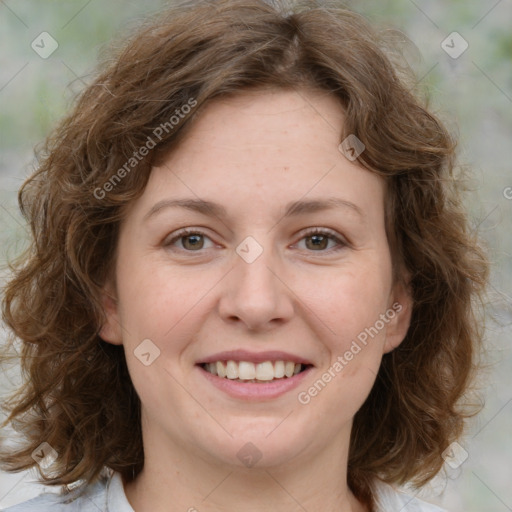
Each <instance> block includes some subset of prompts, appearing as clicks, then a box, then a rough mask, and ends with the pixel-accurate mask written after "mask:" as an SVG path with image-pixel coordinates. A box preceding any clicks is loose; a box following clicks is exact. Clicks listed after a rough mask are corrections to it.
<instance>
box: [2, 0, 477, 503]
mask: <svg viewBox="0 0 512 512" xmlns="http://www.w3.org/2000/svg"><path fill="white" fill-rule="evenodd" d="M390 55H391V53H389V52H387V51H386V50H385V49H384V48H383V42H382V41H381V40H380V39H379V37H378V35H377V34H376V33H375V32H374V31H373V30H372V29H371V28H370V27H369V26H368V25H367V23H366V22H365V21H364V20H363V19H362V18H361V17H360V16H359V15H356V14H354V13H352V12H349V11H347V10H344V9H341V8H339V7H337V6H336V5H335V4H333V5H329V6H326V7H320V6H316V7H315V6H313V7H311V6H308V5H307V4H306V3H304V4H296V5H295V6H294V7H293V8H292V9H291V10H287V11H285V10H284V9H282V8H279V7H274V6H270V5H268V4H267V3H265V2H262V1H259V0H226V1H219V2H214V3H213V2H212V3H208V2H189V3H183V4H180V5H177V6H175V7H172V8H170V9H169V10H168V11H167V12H165V13H161V14H159V16H158V17H156V18H155V19H153V20H150V22H148V24H147V26H146V27H145V28H144V29H143V30H141V31H140V32H139V33H137V34H135V35H134V36H133V37H132V38H131V39H130V40H129V41H127V43H126V45H125V47H124V48H123V49H122V50H121V51H119V52H118V54H117V55H115V59H113V61H111V62H110V63H105V65H104V67H103V68H102V70H101V72H100V73H99V75H98V77H97V78H96V80H95V81H94V82H93V83H92V84H91V85H90V86H89V87H88V88H87V89H86V90H85V91H84V93H83V94H82V95H81V97H80V98H79V101H78V102H77V104H76V107H75V109H74V110H73V111H72V112H71V113H70V115H69V116H68V117H67V118H66V119H65V120H64V121H63V122H62V123H61V125H60V126H59V127H58V128H57V130H56V132H55V133H54V135H53V136H52V137H50V138H49V139H48V144H47V148H46V149H47V150H46V154H45V155H44V157H43V158H42V159H41V161H40V168H39V169H38V171H37V172H36V173H35V174H34V175H33V176H32V177H31V178H30V179H28V180H27V182H26V183H25V184H24V185H23V187H22V190H21V191H20V205H21V208H22V211H23V213H24V214H25V216H26V217H27V219H28V221H29V222H30V224H31V227H32V233H33V242H32V245H31V248H30V249H29V251H28V252H27V253H26V254H25V255H23V256H22V257H20V259H19V261H18V264H17V266H16V267H15V269H14V275H13V277H12V279H11V280H10V282H9V283H8V284H7V286H6V289H5V298H4V303H3V314H4V319H5V321H6V323H7V325H8V326H9V327H10V328H11V330H12V332H13V334H14V335H15V336H16V337H17V338H18V339H20V340H21V341H22V342H23V346H22V354H21V358H22V361H21V362H22V365H23V368H24V369H25V370H26V371H27V372H28V373H27V375H28V377H29V379H28V380H27V383H26V386H25V387H23V388H22V389H20V391H19V392H18V393H17V395H16V396H14V397H13V398H12V400H11V401H10V402H9V403H8V404H6V406H7V407H9V408H10V417H9V418H8V421H7V422H6V423H9V422H12V423H13V424H14V425H15V426H16V429H17V430H18V431H20V432H21V433H22V434H23V435H24V438H25V441H26V443H25V445H24V446H23V447H21V448H19V449H17V450H16V451H13V449H12V448H11V449H9V450H7V449H4V453H3V455H2V460H3V464H4V467H5V468H6V469H8V470H12V471H14V470H21V469H27V468H30V467H33V466H36V467H38V468H39V469H40V471H41V477H42V479H43V480H44V481H45V482H46V483H48V484H50V485H67V487H68V491H69V492H66V493H64V494H62V495H55V494H47V495H42V496H39V497H37V498H35V499H34V500H32V501H29V502H27V503H25V504H21V505H19V506H17V507H13V508H12V509H9V510H12V512H18V511H25V510H38V511H39V510H50V509H51V510H102V511H103V510H116V511H136V512H139V511H143V510H154V511H158V510H167V511H168V510H172V511H174V510H176V511H180V510H189V511H194V510H199V511H201V512H202V511H218V510H240V509H242V508H243V509H244V510H249V511H259V510H267V509H268V508H270V507H272V509H273V510H275V511H281V510H282V511H285V510H286V511H289V510H308V511H316V510H336V511H342V512H348V511H352V512H354V511H357V512H362V511H366V512H369V511H381V512H382V511H386V512H388V511H391V510H393V511H395V510H396V511H398V510H422V511H435V510H439V509H438V508H437V507H434V506H433V505H429V504H427V503H424V502H421V501H420V500H418V499H416V498H414V497H413V496H408V495H405V494H403V493H401V492H400V491H398V490H397V489H396V487H395V486H396V485H401V484H404V483H411V484H413V485H415V486H417V487H421V486H422V485H424V484H425V483H426V482H428V481H429V480H430V479H431V478H433V477H434V476H435V475H436V474H437V473H438V472H439V471H440V469H441V468H442V465H443V462H444V460H443V454H444V453H446V450H450V447H453V446H454V445H453V444H452V443H453V442H454V441H455V440H456V439H458V438H459V436H460V434H461V432H462V427H463V420H464V418H465V417H466V416H467V415H468V414H469V411H468V410H467V409H466V408H465V407H464V405H465V404H464V403H463V402H462V397H463V394H464V392H465V391H466V390H467V388H468V385H469V384H470V378H471V376H472V370H473V368H474V366H475V365H474V362H475V356H476V351H477V350H478V346H479V341H480V339H481V328H480V326H481V322H480V321H479V320H478V318H477V316H476V312H477V310H476V304H477V302H476V301H475V299H478V297H479V294H480V292H481V291H482V290H483V286H484V285H485V282H486V279H487V264H486V261H485V258H484V256H483V254H482V252H481V250H480V249H479V246H478V243H477V241H476V240H475V239H474V238H473V237H472V236H471V234H470V233H469V230H468V228H467V218H466V214H465V211H464V209H463V207H462V204H461V201H460V198H459V196H458V181H457V179H456V176H455V174H454V173H455V171H454V141H453V140H452V139H451V137H450V136H449V134H448V133H447V131H446V129H445V128H444V127H443V126H442V125H441V123H440V122H439V120H437V119H436V118H435V117H434V116H433V115H432V114H431V113H429V112H428V111H427V110H426V109H425V107H424V106H422V104H421V102H420V101H419V100H418V99H417V98H416V97H415V96H414V95H413V94H412V93H411V92H410V88H409V85H408V84H407V81H406V79H405V78H404V74H403V72H402V71H400V72H399V71H398V68H396V67H395V66H394V65H393V64H392V63H391V60H390ZM70 488H72V490H70ZM414 507H416V508H414Z"/></svg>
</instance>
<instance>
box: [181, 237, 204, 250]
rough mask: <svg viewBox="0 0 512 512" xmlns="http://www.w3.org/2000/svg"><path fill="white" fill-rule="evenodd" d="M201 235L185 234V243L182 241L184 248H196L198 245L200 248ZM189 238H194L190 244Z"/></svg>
mask: <svg viewBox="0 0 512 512" xmlns="http://www.w3.org/2000/svg"><path fill="white" fill-rule="evenodd" d="M201 236H202V235H187V236H186V237H185V243H184V246H185V248H186V249H190V248H192V249H194V248H196V249H197V248H198V247H199V248H200V249H201V247H202V244H201V240H200V239H201ZM191 239H194V240H195V241H193V242H192V244H190V243H189V242H190V240H191ZM187 245H188V247H187Z"/></svg>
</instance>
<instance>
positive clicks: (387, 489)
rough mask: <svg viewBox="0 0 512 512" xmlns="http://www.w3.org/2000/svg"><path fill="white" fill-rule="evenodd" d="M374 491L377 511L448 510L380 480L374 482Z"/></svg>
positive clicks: (421, 511) (428, 511) (416, 511)
mask: <svg viewBox="0 0 512 512" xmlns="http://www.w3.org/2000/svg"><path fill="white" fill-rule="evenodd" d="M374 493H375V498H376V502H377V512H388V511H390V510H401V511H402V512H448V511H447V510H445V509H443V508H439V507H438V506H437V505H433V504H432V503H427V502H426V501H423V500H420V499H418V498H415V497H414V496H411V495H410V494H407V493H405V492H402V491H400V490H398V489H395V488H394V487H392V486H391V485H388V484H386V483H384V482H381V481H378V482H375V484H374Z"/></svg>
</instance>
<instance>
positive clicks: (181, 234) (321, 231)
mask: <svg viewBox="0 0 512 512" xmlns="http://www.w3.org/2000/svg"><path fill="white" fill-rule="evenodd" d="M191 235H200V236H204V237H206V238H210V237H209V236H208V235H207V234H206V233H205V232H203V231H201V230H199V229H190V228H184V229H182V230H180V231H178V232H177V233H176V235H175V236H174V237H173V238H171V240H169V241H168V242H165V244H164V246H165V247H170V246H172V245H173V244H174V243H175V242H176V241H178V240H179V239H180V238H186V237H187V236H191ZM313 235H323V236H327V238H328V239H329V240H334V241H335V242H337V243H338V247H336V248H331V249H324V250H320V251H308V252H320V253H322V252H323V253H331V252H336V251H339V250H341V249H343V248H345V247H347V246H348V243H347V242H346V241H344V240H342V239H340V238H339V237H338V236H337V235H336V232H335V231H333V230H331V229H329V228H308V229H307V230H306V231H305V232H304V233H303V234H302V237H301V238H300V240H303V239H304V238H307V237H310V236H313ZM300 240H299V241H300ZM179 250H181V251H184V252H188V253H194V252H197V253H199V252H201V250H198V251H189V250H187V249H183V248H179Z"/></svg>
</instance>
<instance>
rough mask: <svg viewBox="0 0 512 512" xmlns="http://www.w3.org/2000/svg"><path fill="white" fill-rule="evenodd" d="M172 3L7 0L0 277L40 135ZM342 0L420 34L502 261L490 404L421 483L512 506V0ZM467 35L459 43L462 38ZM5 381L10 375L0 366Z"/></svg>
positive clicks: (497, 268) (0, 89)
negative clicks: (40, 46) (456, 454)
mask: <svg viewBox="0 0 512 512" xmlns="http://www.w3.org/2000/svg"><path fill="white" fill-rule="evenodd" d="M168 4H169V2H165V1H161V0H146V1H145V2H144V3H143V2H136V1H120V0H111V1H109V2H100V1H99V0H89V1H87V0H80V1H71V0H69V1H57V0H54V1H50V0H47V1H45V2H36V1H35V0H27V1H22V2H19V1H18V2H16V1H14V0H3V1H0V133H1V138H0V225H1V232H0V266H1V273H0V279H3V278H5V275H6V270H5V265H4V263H5V261H6V260H7V259H8V258H10V257H12V256H14V255H15V254H16V253H18V251H19V250H20V249H21V247H22V246H23V243H24V240H25V239H26V238H25V237H26V231H25V227H24V224H23V221H22V219H21V217H20V215H19V212H18V210H17V204H16V193H17V190H18V188H19V186H20V185H21V183H22V180H23V179H24V177H25V176H26V175H27V174H28V173H29V172H30V170H31V168H32V166H33V165H34V161H33V149H34V146H35V145H36V144H38V143H40V142H41V141H42V140H43V139H44V137H45V135H47V134H48V132H49V130H50V129H51V128H52V126H54V124H55V122H56V121H57V120H58V119H59V118H60V117H61V116H62V115H63V114H64V113H65V112H66V111H67V109H68V108H69V106H70V105H71V103H72V100H73V97H74V95H75V94H76V93H77V92H78V91H80V90H81V89H82V88H83V87H84V85H85V84H87V83H88V81H89V80H90V78H91V76H92V75H91V73H92V72H93V70H94V66H95V63H96V62H97V58H98V54H99V52H100V51H101V50H102V48H103V47H104V45H105V44H107V43H108V42H109V41H110V40H111V39H112V38H113V37H114V36H116V37H122V36H123V35H125V34H129V33H130V32H131V31H133V30H135V29H136V27H137V24H138V23H139V22H140V20H141V19H142V18H143V17H144V16H145V15H146V14H151V13H154V12H156V11H158V10H160V9H161V8H162V7H164V6H166V5H168ZM344 5H346V6H347V7H349V8H351V9H353V10H356V11H358V12H361V13H362V14H364V15H365V16H366V17H367V18H369V19H370V20H371V21H373V22H374V23H375V24H377V25H379V26H380V27H381V29H383V30H386V29H398V30H400V31H402V32H403V33H404V34H405V35H406V36H407V37H408V38H409V39H410V40H411V41H412V43H414V44H409V43H406V44H405V45H404V51H405V56H406V57H407V60H408V62H409V64H410V65H411V66H412V68H413V70H414V71H415V74H416V76H417V77H418V86H419V87H420V89H421V90H422V91H423V92H424V93H425V94H428V96H429V97H430V104H431V106H432V108H433V110H434V111H435V112H436V113H438V115H440V117H441V118H442V119H443V120H444V121H445V122H446V123H447V124H448V126H449V127H450V129H451V130H452V132H453V133H455V134H456V135H458V137H459V160H460V163H461V164H462V165H465V166H468V167H470V168H471V169H472V172H473V177H474V179H473V180H472V181H471V182H470V183H469V185H470V187H471V191H470V192H469V193H468V196H467V204H468V208H469V210H470V212H471V219H472V221H471V222H472V226H473V228H474V229H479V230H480V232H481V235H482V237H483V238H484V240H485V241H486V243H487V245H488V250H489V256H490V258H491V261H492V264H493V270H492V285H491V287H490V290H489V296H488V323H487V325H488V327H487V341H486V343H487V349H488V361H489V362H490V363H492V366H491V368H490V370H489V371H488V372H487V373H486V374H485V375H483V377H482V379H481V387H482V390H483V394H484V396H485V408H484V410H483V411H482V413H481V414H480V415H479V416H478V417H477V418H476V420H475V421H473V422H472V423H471V425H470V428H469V430H468V433H467V435H466V437H464V439H462V440H461V441H460V444H461V445H462V446H463V447H464V449H465V450H466V451H467V453H468V458H467V460H466V461H465V462H464V463H463V464H462V465H461V466H459V467H458V468H456V469H452V468H450V467H449V466H447V472H446V474H445V475H444V476H440V477H439V478H436V480H435V481H434V482H433V484H432V485H431V486H430V488H429V489H426V490H425V491H423V493H422V494H423V495H425V496H430V498H429V499H430V500H431V501H433V502H435V503H437V504H439V505H442V506H443V507H445V508H447V509H448V510H450V511H452V512H473V511H474V512H476V511H483V510H486V511H488V510H489V511H491V510H492V511H496V512H501V511H503V512H505V511H507V510H512V489H511V487H510V482H511V481H512V436H511V434H512V428H511V427H512V386H511V384H512V377H511V376H512V349H511V335H512V327H511V326H512V314H511V306H512V298H511V295H512V256H511V254H512V229H511V227H512V223H511V214H512V188H510V189H509V188H508V187H512V170H511V169H512V167H511V162H512V26H511V20H512V2H511V1H510V0H500V1H494V0H493V1H490V2H488V1H476V0H469V1H467V0H464V1H463V0H453V1H451V2H445V1H441V0H428V1H422V2H419V0H415V1H412V0H390V1H377V0H368V1H366V0H364V1H358V2H356V1H353V2H350V1H348V2H344ZM454 31H456V32H458V33H459V34H460V36H462V38H463V40H464V41H466V42H467V44H468V48H467V50H466V51H465V52H464V53H463V54H462V55H460V56H459V57H458V58H453V57H452V56H450V55H448V54H447V53H446V51H445V50H444V49H443V47H442V42H443V41H444V40H445V39H446V38H447V37H448V36H449V35H450V34H452V32H454ZM42 32H48V33H49V34H50V35H51V37H52V38H54V39H55V41H56V42H57V44H58V48H57V49H56V50H55V51H54V52H53V53H52V54H51V56H49V57H48V58H42V57H41V56H39V55H38V54H37V53H36V52H35V51H34V50H33V49H32V47H31V43H32V41H34V40H36V42H37V41H38V40H40V38H39V35H40V34H41V33H42ZM451 37H452V39H453V36H451ZM455 37H458V36H455ZM36 38H39V39H36ZM48 41H49V40H47V45H46V48H48V47H49V46H48V44H49V43H48ZM447 41H448V42H445V43H444V46H445V48H446V45H447V44H448V45H449V46H451V45H452V42H451V39H450V38H449V39H448V40H447ZM458 41H459V40H456V42H455V43H453V44H456V45H459V44H462V43H459V42H458ZM98 108H101V105H99V106H98ZM0 335H1V331H0ZM0 384H1V387H2V388H3V387H4V386H5V385H6V384H5V383H4V382H2V379H1V378H0ZM33 479H34V474H32V473H31V474H18V475H6V474H3V473H0V509H1V508H2V507H5V506H7V505H11V504H14V503H16V502H19V501H22V500H24V499H27V498H28V497H30V496H33V495H36V494H38V492H40V489H41V488H40V487H39V486H36V485H34V484H30V482H31V481H33ZM432 496H433V497H432Z"/></svg>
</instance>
